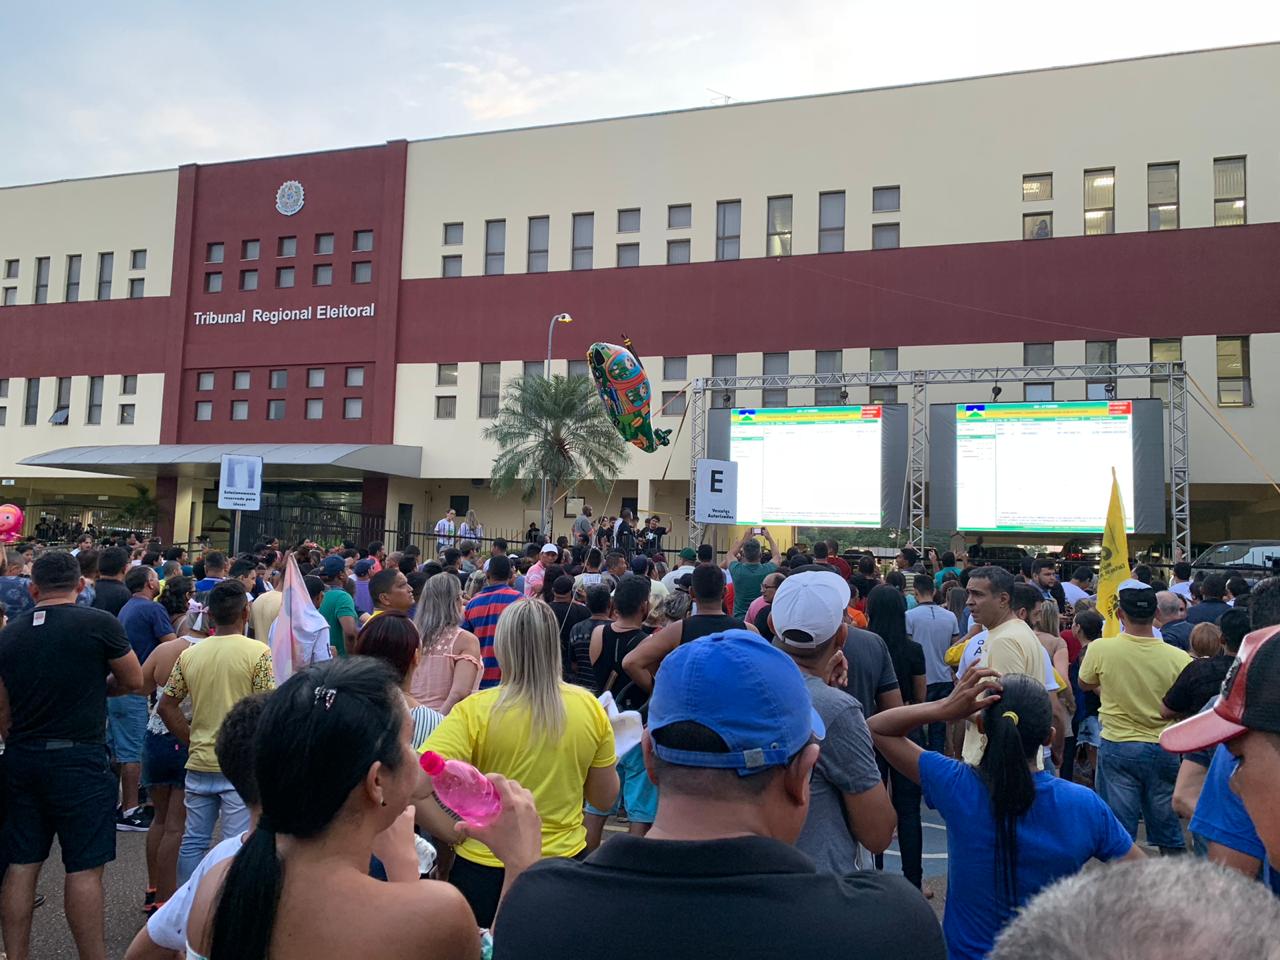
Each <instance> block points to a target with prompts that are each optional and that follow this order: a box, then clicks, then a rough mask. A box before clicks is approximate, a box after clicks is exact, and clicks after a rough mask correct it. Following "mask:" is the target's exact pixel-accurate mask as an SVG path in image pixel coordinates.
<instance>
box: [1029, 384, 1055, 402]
mask: <svg viewBox="0 0 1280 960" xmlns="http://www.w3.org/2000/svg"><path fill="white" fill-rule="evenodd" d="M1022 399H1023V400H1025V401H1026V402H1027V403H1052V402H1053V384H1052V383H1028V384H1027V385H1026V386H1025V387H1023V391H1022Z"/></svg>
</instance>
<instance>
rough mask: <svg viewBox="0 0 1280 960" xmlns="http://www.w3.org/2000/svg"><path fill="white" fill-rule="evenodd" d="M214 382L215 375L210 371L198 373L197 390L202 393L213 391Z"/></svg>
mask: <svg viewBox="0 0 1280 960" xmlns="http://www.w3.org/2000/svg"><path fill="white" fill-rule="evenodd" d="M213 380H214V377H213V373H212V372H211V371H210V372H205V373H197V374H196V389H197V390H199V391H201V392H203V391H205V390H212V389H213Z"/></svg>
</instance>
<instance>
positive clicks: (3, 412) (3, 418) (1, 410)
mask: <svg viewBox="0 0 1280 960" xmlns="http://www.w3.org/2000/svg"><path fill="white" fill-rule="evenodd" d="M8 422H9V408H8V407H0V427H3V426H4V425H5V424H6V423H8Z"/></svg>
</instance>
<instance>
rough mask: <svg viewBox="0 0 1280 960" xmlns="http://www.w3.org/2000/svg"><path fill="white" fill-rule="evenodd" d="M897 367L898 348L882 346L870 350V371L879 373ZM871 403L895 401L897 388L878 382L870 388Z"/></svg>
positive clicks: (896, 400) (896, 399)
mask: <svg viewBox="0 0 1280 960" xmlns="http://www.w3.org/2000/svg"><path fill="white" fill-rule="evenodd" d="M897 369H898V348H897V347H884V348H876V349H873V350H872V351H871V372H872V373H881V372H885V371H889V370H897ZM871 402H872V403H897V402H898V388H897V387H896V386H893V385H891V384H880V385H878V386H874V387H872V388H871Z"/></svg>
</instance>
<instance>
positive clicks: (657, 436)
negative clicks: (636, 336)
mask: <svg viewBox="0 0 1280 960" xmlns="http://www.w3.org/2000/svg"><path fill="white" fill-rule="evenodd" d="M587 366H588V367H590V368H591V376H592V377H593V378H594V379H595V381H596V389H597V390H598V391H600V399H601V400H603V401H604V409H605V412H606V413H607V414H608V415H609V419H610V420H612V421H613V425H614V426H615V427H617V428H618V433H620V434H622V439H623V440H625V441H627V443H631V444H634V445H635V446H637V447H639V448H640V449H641V450H643V451H644V452H645V453H653V451H655V450H657V449H658V447H665V446H667V445H668V444H669V443H670V442H671V441H670V440H669V439H668V437H670V436H671V431H670V430H655V429H654V427H653V424H652V423H650V421H649V400H650V396H651V394H652V392H653V391H652V389H651V388H650V386H649V376H648V374H646V373H645V372H644V367H642V366H641V365H640V361H639V360H637V359H636V356H635V354H633V353H632V352H631V351H630V350H628V349H627V348H626V347H620V346H618V345H617V344H616V343H593V344H592V345H591V347H590V349H588V350H587Z"/></svg>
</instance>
